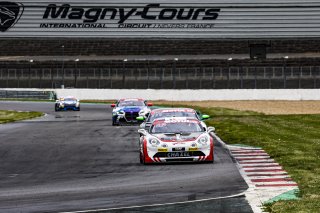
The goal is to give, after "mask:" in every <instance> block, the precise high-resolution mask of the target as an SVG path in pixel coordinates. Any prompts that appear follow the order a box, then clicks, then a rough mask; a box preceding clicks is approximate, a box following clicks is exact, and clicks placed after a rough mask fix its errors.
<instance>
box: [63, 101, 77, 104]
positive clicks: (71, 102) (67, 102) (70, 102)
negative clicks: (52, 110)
mask: <svg viewBox="0 0 320 213" xmlns="http://www.w3.org/2000/svg"><path fill="white" fill-rule="evenodd" d="M62 103H64V104H76V103H77V101H62Z"/></svg>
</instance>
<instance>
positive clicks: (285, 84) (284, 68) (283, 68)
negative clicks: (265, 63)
mask: <svg viewBox="0 0 320 213" xmlns="http://www.w3.org/2000/svg"><path fill="white" fill-rule="evenodd" d="M288 58H289V56H287V55H286V56H284V57H283V67H282V75H283V88H284V89H285V88H287V78H286V68H287V67H286V66H287V64H286V63H287V61H286V60H287V59H288Z"/></svg>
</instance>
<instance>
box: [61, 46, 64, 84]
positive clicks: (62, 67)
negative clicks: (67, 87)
mask: <svg viewBox="0 0 320 213" xmlns="http://www.w3.org/2000/svg"><path fill="white" fill-rule="evenodd" d="M61 48H62V85H61V88H62V89H64V45H62V46H61Z"/></svg>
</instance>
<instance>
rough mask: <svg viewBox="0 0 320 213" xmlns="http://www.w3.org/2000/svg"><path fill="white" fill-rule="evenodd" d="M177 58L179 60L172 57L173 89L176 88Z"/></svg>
mask: <svg viewBox="0 0 320 213" xmlns="http://www.w3.org/2000/svg"><path fill="white" fill-rule="evenodd" d="M178 60H179V59H178V58H174V59H173V73H172V78H173V79H172V80H173V89H175V88H176V66H177V64H176V63H177V61H178Z"/></svg>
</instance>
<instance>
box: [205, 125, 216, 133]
mask: <svg viewBox="0 0 320 213" xmlns="http://www.w3.org/2000/svg"><path fill="white" fill-rule="evenodd" d="M214 131H216V128H214V127H213V126H209V127H208V128H207V132H208V133H210V132H214Z"/></svg>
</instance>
